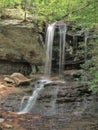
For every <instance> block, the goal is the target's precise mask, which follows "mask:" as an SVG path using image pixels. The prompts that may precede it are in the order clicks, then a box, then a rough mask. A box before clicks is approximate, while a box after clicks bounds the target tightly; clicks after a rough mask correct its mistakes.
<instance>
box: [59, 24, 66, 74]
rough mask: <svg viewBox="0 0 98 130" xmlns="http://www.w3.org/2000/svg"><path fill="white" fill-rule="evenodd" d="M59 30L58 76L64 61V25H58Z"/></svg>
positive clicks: (61, 71) (62, 68)
mask: <svg viewBox="0 0 98 130" xmlns="http://www.w3.org/2000/svg"><path fill="white" fill-rule="evenodd" d="M59 31H60V42H59V44H60V50H59V51H60V52H59V76H60V75H61V74H62V73H63V70H64V63H65V59H64V58H65V36H66V25H65V24H63V25H62V26H59Z"/></svg>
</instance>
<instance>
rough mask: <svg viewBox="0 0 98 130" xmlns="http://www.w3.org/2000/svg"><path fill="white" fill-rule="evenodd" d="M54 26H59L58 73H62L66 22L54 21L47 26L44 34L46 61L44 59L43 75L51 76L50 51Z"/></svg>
mask: <svg viewBox="0 0 98 130" xmlns="http://www.w3.org/2000/svg"><path fill="white" fill-rule="evenodd" d="M56 28H59V34H60V40H59V43H57V44H59V61H58V62H59V75H61V74H62V72H63V69H64V54H65V39H66V24H65V23H60V24H59V22H55V23H53V24H51V25H49V26H48V28H47V34H46V61H45V75H47V76H51V68H52V52H53V41H54V32H55V30H56Z"/></svg>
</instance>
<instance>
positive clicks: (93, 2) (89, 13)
mask: <svg viewBox="0 0 98 130" xmlns="http://www.w3.org/2000/svg"><path fill="white" fill-rule="evenodd" d="M17 4H18V5H20V6H21V8H22V9H23V8H24V10H25V11H28V10H29V11H30V12H31V13H34V14H35V15H36V17H37V18H38V21H42V22H54V21H56V20H62V19H65V21H68V20H69V21H74V22H77V23H78V24H80V25H81V26H84V27H91V26H95V25H96V24H97V21H98V1H97V0H1V1H0V8H6V7H8V8H13V7H15V5H17Z"/></svg>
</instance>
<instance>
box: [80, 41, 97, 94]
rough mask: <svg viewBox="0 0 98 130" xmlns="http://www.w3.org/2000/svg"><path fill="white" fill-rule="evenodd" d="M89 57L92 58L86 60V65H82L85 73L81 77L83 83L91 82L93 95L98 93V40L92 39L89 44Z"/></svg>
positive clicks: (90, 87) (90, 86)
mask: <svg viewBox="0 0 98 130" xmlns="http://www.w3.org/2000/svg"><path fill="white" fill-rule="evenodd" d="M87 55H91V56H92V58H90V59H86V61H85V63H84V64H82V65H81V67H82V69H83V72H82V76H81V80H82V81H86V82H89V89H90V90H91V91H92V92H93V93H97V92H98V40H97V39H92V40H91V41H90V43H89V44H88V52H87Z"/></svg>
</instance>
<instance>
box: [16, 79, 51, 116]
mask: <svg viewBox="0 0 98 130" xmlns="http://www.w3.org/2000/svg"><path fill="white" fill-rule="evenodd" d="M51 82H52V81H50V80H47V79H41V80H38V81H37V83H36V84H35V89H34V91H33V93H32V95H31V96H30V98H29V99H28V102H27V104H26V106H25V107H24V109H23V110H22V111H20V112H18V114H23V113H27V112H29V111H30V110H31V109H32V108H33V107H34V105H35V103H36V100H37V98H38V95H39V93H40V92H41V91H42V90H43V89H44V86H45V85H46V84H49V83H51Z"/></svg>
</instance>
